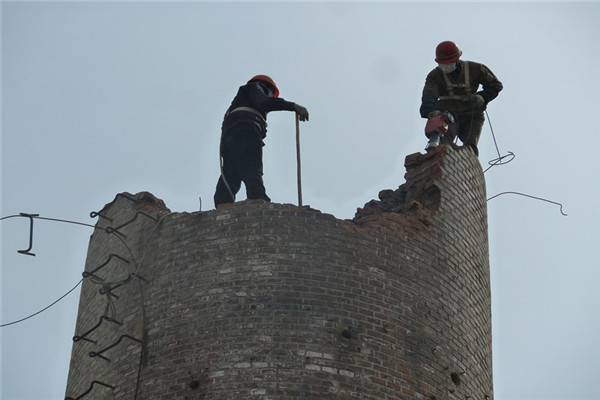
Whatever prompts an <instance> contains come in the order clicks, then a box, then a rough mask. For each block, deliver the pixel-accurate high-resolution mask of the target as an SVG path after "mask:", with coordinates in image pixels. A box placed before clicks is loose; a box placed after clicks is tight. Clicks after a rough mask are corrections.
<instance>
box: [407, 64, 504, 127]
mask: <svg viewBox="0 0 600 400" xmlns="http://www.w3.org/2000/svg"><path fill="white" fill-rule="evenodd" d="M465 65H468V68H469V74H468V78H469V79H468V87H466V86H465ZM445 75H446V78H447V80H446V78H444V73H443V72H442V70H440V69H439V68H435V69H433V70H432V71H431V72H429V74H428V75H427V78H425V86H424V88H423V95H422V97H421V107H420V109H419V112H420V114H421V117H423V118H427V115H428V114H429V113H430V112H432V111H434V110H440V111H450V112H453V113H455V114H463V113H470V112H480V113H482V112H483V111H484V110H485V108H486V106H487V104H488V103H489V102H490V101H492V100H493V99H495V98H496V96H498V93H499V92H500V91H501V90H502V87H503V86H502V83H501V82H500V81H499V80H498V78H496V76H495V75H494V73H493V72H492V71H491V70H490V69H489V68H488V67H486V66H485V65H483V64H480V63H476V62H473V61H463V60H459V61H458V62H457V66H456V69H455V70H454V71H452V72H451V73H449V74H445ZM448 82H450V84H451V85H452V86H453V87H452V93H451V91H450V90H449V88H448ZM479 85H481V86H482V90H479ZM452 94H453V95H454V96H455V97H457V99H445V97H447V96H450V95H452ZM473 94H478V95H480V96H481V97H483V100H484V105H483V106H482V107H479V108H478V109H473V105H472V103H470V102H467V101H464V100H459V99H458V97H461V96H465V95H473Z"/></svg>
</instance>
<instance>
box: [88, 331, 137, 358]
mask: <svg viewBox="0 0 600 400" xmlns="http://www.w3.org/2000/svg"><path fill="white" fill-rule="evenodd" d="M125 338H127V339H131V340H133V341H135V342H138V343H140V344H144V342H142V341H141V340H139V339H136V338H134V337H133V336H129V335H121V337H120V338H119V339H118V340H117V341H116V342H114V343H113V344H111V345H110V346H108V347H106V348H104V349H102V350H100V351H98V352H95V351H91V352H90V354H89V356H90V357H91V358H94V357H100V358H102V359H103V360H106V361H108V362H110V359H109V358H108V357H104V356H103V355H102V353H104V352H106V351H108V350H110V349H112V348H113V347H115V346H117V345H118V344H119V343H121V341H122V340H123V339H125Z"/></svg>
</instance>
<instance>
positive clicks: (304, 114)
mask: <svg viewBox="0 0 600 400" xmlns="http://www.w3.org/2000/svg"><path fill="white" fill-rule="evenodd" d="M294 111H296V114H298V118H299V119H300V121H308V110H307V109H306V108H305V107H302V106H301V105H300V104H295V105H294Z"/></svg>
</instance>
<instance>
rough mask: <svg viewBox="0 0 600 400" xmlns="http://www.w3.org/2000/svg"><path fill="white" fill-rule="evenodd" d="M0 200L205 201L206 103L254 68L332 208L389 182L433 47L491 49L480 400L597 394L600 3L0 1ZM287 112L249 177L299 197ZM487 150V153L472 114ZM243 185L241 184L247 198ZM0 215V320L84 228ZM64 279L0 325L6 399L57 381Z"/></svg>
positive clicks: (42, 206) (70, 307)
mask: <svg viewBox="0 0 600 400" xmlns="http://www.w3.org/2000/svg"><path fill="white" fill-rule="evenodd" d="M1 7H2V8H1V13H2V31H1V34H2V87H1V91H2V126H1V128H2V142H1V146H2V148H1V149H2V151H1V154H2V175H1V177H2V198H1V201H2V203H1V216H3V217H4V216H8V215H14V214H19V213H20V212H25V213H37V214H40V215H41V216H43V217H50V218H61V219H68V220H74V221H80V222H85V223H91V224H94V223H95V222H96V220H95V219H91V218H90V217H89V213H90V211H98V210H99V209H101V208H102V207H103V206H104V204H106V203H108V202H110V201H111V200H112V199H113V198H114V196H115V195H116V194H117V193H119V192H124V191H127V192H130V193H137V192H139V191H149V192H151V193H153V194H154V195H156V196H157V197H159V198H161V199H163V200H164V201H165V202H166V204H167V206H168V207H169V208H170V209H171V210H172V211H182V212H183V211H188V212H192V211H197V210H198V207H199V202H198V197H200V196H201V197H202V202H203V209H204V210H207V209H212V208H213V201H212V196H213V193H214V187H215V184H216V180H217V177H218V174H219V169H218V140H219V135H220V125H221V120H222V116H223V113H224V112H225V110H226V108H227V107H228V106H229V104H230V102H231V99H232V98H233V96H234V95H235V93H236V91H237V88H238V86H240V85H241V84H243V83H245V82H246V81H247V80H248V79H249V78H250V77H251V76H253V75H255V74H269V75H271V76H272V77H273V78H274V79H275V80H276V82H277V83H278V85H279V88H280V90H281V97H283V98H285V99H287V100H291V101H295V102H298V103H299V104H302V105H304V106H306V107H307V108H308V110H309V111H310V121H309V122H306V123H302V124H301V127H300V130H301V137H302V138H301V142H302V143H301V146H302V183H303V197H304V204H309V205H311V206H312V207H313V208H316V209H319V210H321V211H322V212H325V213H330V214H333V215H335V216H336V217H337V218H340V219H345V218H352V217H353V216H354V212H355V210H356V208H357V207H361V206H363V205H364V204H365V203H366V202H367V201H369V200H371V199H375V198H377V194H378V192H379V191H380V190H383V189H395V188H397V187H398V186H399V185H401V184H402V183H404V181H405V180H404V177H403V175H404V172H405V169H404V166H403V164H404V158H405V157H406V156H407V155H409V154H412V153H415V152H423V151H424V150H423V148H424V146H425V144H426V139H425V137H424V135H423V128H424V124H425V120H423V119H421V118H420V116H419V114H418V108H419V104H420V96H421V90H422V86H423V83H424V79H425V76H426V74H427V73H428V72H429V71H430V70H431V69H432V68H434V67H435V63H434V61H433V58H434V50H435V46H436V45H437V44H438V43H439V42H440V41H443V40H454V41H455V42H456V43H457V44H458V45H459V46H460V47H461V49H462V50H463V52H464V54H463V59H467V60H473V61H478V62H482V63H484V64H486V65H487V66H489V67H490V68H491V69H492V71H494V73H495V74H496V75H497V76H498V77H499V79H500V80H501V81H502V82H503V84H504V86H505V89H504V91H503V92H501V93H500V96H499V97H498V98H497V99H496V100H495V101H494V102H492V103H491V105H490V106H489V108H488V112H489V116H490V118H491V122H492V124H493V128H494V133H495V134H496V139H497V141H498V145H499V147H500V152H501V153H502V154H506V153H507V151H512V152H513V153H515V154H516V158H515V160H514V161H512V162H511V163H509V164H506V165H503V166H498V167H494V168H492V169H491V170H489V171H488V172H487V173H486V179H487V191H488V197H491V196H493V195H495V194H497V193H500V192H504V191H517V192H523V193H526V194H529V195H532V196H537V197H543V198H547V199H550V200H552V201H556V202H560V203H562V204H563V205H564V211H565V212H566V213H567V214H568V217H564V216H562V215H561V214H560V210H559V207H558V206H556V205H554V204H550V203H546V202H542V201H536V200H533V199H529V198H525V197H521V196H516V195H504V196H501V197H498V198H496V199H493V200H491V201H490V202H489V203H488V213H489V233H490V235H489V240H490V264H491V272H492V291H493V293H492V300H493V310H492V311H493V349H494V353H493V359H494V384H495V398H496V400H526V399H527V400H532V399H540V400H541V399H544V400H545V399H569V400H571V399H599V398H600V386H599V385H598V384H597V380H598V376H599V373H600V361H599V360H600V335H599V333H598V332H599V331H600V317H599V315H600V311H599V310H600V296H599V294H598V292H599V282H600V274H599V269H598V266H599V265H600V257H599V255H600V254H599V250H598V247H599V245H600V243H599V238H600V235H599V233H600V232H599V228H598V227H599V226H600V214H599V205H598V204H599V203H600V191H599V178H600V162H599V161H598V154H599V151H600V141H599V137H600V136H599V135H600V129H599V125H598V121H597V117H596V114H597V112H598V109H599V107H600V97H599V96H600V95H599V93H600V72H599V66H600V55H599V53H598V38H599V37H600V28H599V27H598V26H599V25H598V20H599V18H600V4H598V3H539V2H538V3H493V4H491V3H489V4H488V3H474V2H468V3H380V4H373V3H286V4H282V3H197V2H186V3H175V2H160V3H148V2H131V3H118V2H111V3H107V2H104V3H89V2H81V3H72V2H71V3H53V2H47V3H42V2H33V3H24V2H16V3H15V2H2V4H1ZM294 135H295V124H294V116H293V113H289V112H278V113H271V114H270V115H269V133H268V136H267V139H266V147H265V148H264V150H265V154H264V162H265V176H264V179H265V184H266V187H267V193H268V194H269V195H270V197H271V198H272V199H273V201H274V202H279V203H296V201H297V188H296V159H295V139H294ZM480 153H481V154H480V160H481V162H482V164H484V167H486V166H487V162H488V160H491V159H493V158H496V157H497V152H496V149H495V147H494V142H493V140H492V137H491V133H490V129H489V126H488V125H487V123H486V126H485V128H484V132H483V134H482V139H481V141H480ZM244 198H245V195H244V192H243V190H242V192H241V196H239V197H238V199H244ZM34 227H35V228H34V245H33V249H32V252H34V253H36V256H35V257H30V256H27V255H21V254H18V253H17V250H21V249H26V248H27V247H28V240H29V224H28V221H27V220H26V219H24V218H13V219H8V220H4V221H2V222H1V233H2V236H1V240H2V271H1V272H2V273H1V291H2V293H1V302H2V303H1V315H0V323H2V324H4V323H8V322H11V321H14V320H18V319H20V318H22V317H25V316H27V315H29V314H32V313H33V312H36V311H38V310H40V309H42V308H44V307H45V306H47V305H48V304H50V303H51V302H53V301H54V300H56V299H57V298H58V297H60V296H61V295H62V294H64V293H65V292H67V291H68V290H69V289H71V288H72V287H73V286H74V285H75V284H76V283H77V282H78V281H79V279H80V278H81V272H82V271H83V267H84V263H85V256H86V251H87V244H88V240H89V236H90V235H91V233H92V229H91V228H87V227H82V226H76V225H67V224H61V223H56V222H49V221H41V220H36V222H35V224H34ZM78 301H79V290H76V291H75V292H73V293H72V294H71V295H69V296H68V297H67V298H65V299H64V300H63V301H61V302H60V303H58V304H57V305H55V306H54V307H52V308H50V309H49V310H47V311H46V312H44V313H42V314H40V315H38V316H36V317H34V318H32V319H29V320H27V321H24V322H21V323H19V324H15V325H11V326H7V327H4V328H0V335H1V340H2V347H1V351H2V353H1V360H2V364H1V365H2V372H1V382H0V385H1V389H0V393H1V394H0V397H1V398H2V399H4V400H25V399H27V400H33V399H35V400H38V399H43V400H59V399H63V398H64V396H65V386H66V378H67V372H68V368H69V358H70V353H71V346H72V344H73V342H72V340H71V338H72V336H73V335H74V329H75V318H76V315H77V306H78Z"/></svg>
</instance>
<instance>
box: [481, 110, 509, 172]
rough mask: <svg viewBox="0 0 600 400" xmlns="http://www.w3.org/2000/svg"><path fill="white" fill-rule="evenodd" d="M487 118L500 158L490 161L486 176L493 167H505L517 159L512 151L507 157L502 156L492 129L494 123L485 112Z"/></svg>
mask: <svg viewBox="0 0 600 400" xmlns="http://www.w3.org/2000/svg"><path fill="white" fill-rule="evenodd" d="M485 117H486V119H487V121H488V124H489V126H490V131H492V139H494V146H496V152H497V153H498V158H494V159H492V160H490V161H488V164H489V167H487V168H486V169H485V170H484V171H483V173H484V174H485V173H486V171H487V170H489V169H490V168H492V167H495V166H496V165H504V164H508V163H509V162H511V161H512V160H514V158H515V154H514V153H513V152H511V151H509V152H508V153H507V154H506V155H500V149H499V148H498V142H497V141H496V135H495V134H494V128H493V127H492V121H491V120H490V116H489V114H488V112H487V110H485Z"/></svg>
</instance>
